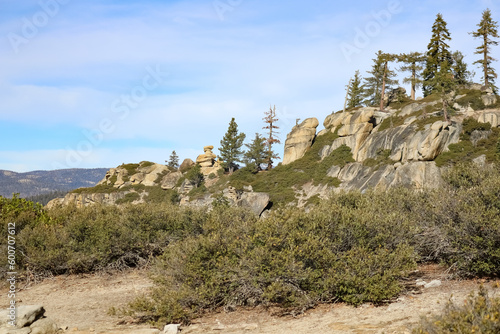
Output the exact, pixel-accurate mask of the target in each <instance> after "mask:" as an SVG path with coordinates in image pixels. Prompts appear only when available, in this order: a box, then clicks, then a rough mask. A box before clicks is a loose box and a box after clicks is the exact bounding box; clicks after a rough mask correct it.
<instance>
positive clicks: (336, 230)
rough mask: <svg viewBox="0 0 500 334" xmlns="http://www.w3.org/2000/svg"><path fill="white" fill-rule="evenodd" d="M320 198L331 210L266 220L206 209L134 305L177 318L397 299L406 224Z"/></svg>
mask: <svg viewBox="0 0 500 334" xmlns="http://www.w3.org/2000/svg"><path fill="white" fill-rule="evenodd" d="M346 196H350V195H346ZM355 196H356V195H355ZM358 196H359V195H358ZM349 201H350V199H346V202H349ZM329 204H333V205H336V207H335V208H331V207H330V206H329V205H328V204H326V203H325V204H323V206H322V207H321V208H319V209H318V210H313V211H312V212H310V213H308V214H307V213H305V212H303V211H301V210H298V209H297V210H290V209H288V210H278V211H275V212H274V213H273V214H272V215H271V216H270V217H269V218H267V219H257V218H255V216H253V215H251V214H250V213H248V212H245V211H241V210H237V209H225V210H214V211H212V212H211V213H210V214H209V215H208V217H207V220H206V221H205V222H204V224H203V226H202V228H203V233H202V234H201V235H199V236H191V237H188V238H187V239H185V240H182V241H180V242H177V243H175V244H171V245H170V246H169V247H167V249H166V251H165V253H164V254H163V255H162V256H161V257H160V258H159V260H158V265H157V266H156V269H155V271H154V275H153V278H154V281H155V282H156V288H155V289H154V290H153V291H152V293H151V294H150V295H149V296H145V297H143V298H141V299H139V300H137V301H136V302H134V303H133V304H132V307H133V309H134V310H135V311H136V312H138V314H139V315H140V316H141V317H143V319H147V320H153V321H159V322H165V321H166V322H172V321H184V322H186V321H189V319H190V318H191V317H192V316H194V315H197V314H200V312H202V311H203V310H206V309H215V308H218V307H235V306H245V305H257V304H264V305H272V304H280V305H281V306H283V307H285V308H290V309H298V310H303V309H306V308H308V307H311V306H313V305H315V304H316V303H318V302H331V301H345V302H348V303H351V304H355V305H357V304H360V303H363V302H366V301H371V302H375V303H380V302H383V301H386V300H389V299H391V298H393V297H395V296H397V295H398V294H399V292H400V291H401V287H400V284H399V281H398V279H399V278H400V277H402V276H403V275H404V274H405V273H406V272H407V271H408V270H410V269H412V268H414V266H415V260H414V259H415V254H414V252H413V249H412V248H411V247H410V246H408V245H407V243H406V238H401V237H400V235H399V234H401V233H406V232H403V231H402V229H403V228H404V227H403V226H404V225H405V224H407V223H408V222H401V221H400V219H399V218H398V217H397V216H395V215H394V216H392V217H384V218H388V219H389V220H388V221H387V220H385V219H382V217H380V218H381V219H375V220H372V219H370V217H369V216H368V215H366V216H364V217H357V216H356V214H355V213H354V212H355V211H356V210H355V209H353V208H352V207H351V206H350V205H342V204H338V203H337V204H335V203H329ZM360 210H361V208H360ZM357 218H361V220H357ZM381 224H383V225H384V227H380V225H381ZM397 225H399V226H397Z"/></svg>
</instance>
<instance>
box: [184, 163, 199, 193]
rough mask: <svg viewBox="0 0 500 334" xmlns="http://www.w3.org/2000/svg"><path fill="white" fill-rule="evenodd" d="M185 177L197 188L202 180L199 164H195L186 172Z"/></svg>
mask: <svg viewBox="0 0 500 334" xmlns="http://www.w3.org/2000/svg"><path fill="white" fill-rule="evenodd" d="M186 179H187V180H188V181H189V182H191V184H192V185H194V187H195V188H198V187H199V186H200V185H201V183H202V182H203V173H202V172H201V166H200V164H196V165H194V166H193V167H191V169H190V170H189V171H187V173H186Z"/></svg>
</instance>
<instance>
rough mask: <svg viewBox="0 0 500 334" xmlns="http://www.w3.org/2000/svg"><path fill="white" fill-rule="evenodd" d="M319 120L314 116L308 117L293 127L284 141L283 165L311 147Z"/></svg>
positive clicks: (302, 154) (297, 157) (300, 156)
mask: <svg viewBox="0 0 500 334" xmlns="http://www.w3.org/2000/svg"><path fill="white" fill-rule="evenodd" d="M318 125H319V122H318V120H317V119H316V118H308V119H306V120H304V121H303V122H302V123H300V124H298V125H296V126H294V127H293V129H292V131H291V132H290V133H289V134H288V136H287V137H286V141H285V153H284V154H283V165H287V164H289V163H291V162H293V161H295V160H297V159H300V158H302V157H303V156H304V154H305V153H306V151H307V149H308V148H309V147H311V145H312V142H313V140H314V137H316V128H317V127H318Z"/></svg>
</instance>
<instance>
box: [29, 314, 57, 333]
mask: <svg viewBox="0 0 500 334" xmlns="http://www.w3.org/2000/svg"><path fill="white" fill-rule="evenodd" d="M30 328H31V334H56V333H57V331H58V329H59V327H58V326H57V325H56V323H55V322H54V321H53V320H51V319H49V318H42V319H39V320H37V321H35V322H34V323H32V324H31V326H30Z"/></svg>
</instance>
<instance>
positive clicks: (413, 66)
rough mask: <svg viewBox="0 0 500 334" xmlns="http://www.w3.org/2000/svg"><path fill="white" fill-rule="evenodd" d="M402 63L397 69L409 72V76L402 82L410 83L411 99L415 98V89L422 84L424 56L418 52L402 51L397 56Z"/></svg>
mask: <svg viewBox="0 0 500 334" xmlns="http://www.w3.org/2000/svg"><path fill="white" fill-rule="evenodd" d="M399 61H400V62H402V63H403V64H404V65H402V66H401V67H400V68H399V70H400V71H403V72H410V76H409V77H406V78H404V79H403V83H405V84H410V85H411V94H410V95H411V99H412V100H415V93H416V89H417V88H420V87H421V86H422V82H423V81H422V70H423V69H424V67H423V63H424V62H425V56H424V55H423V54H422V53H420V52H411V53H403V54H401V55H400V56H399Z"/></svg>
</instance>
